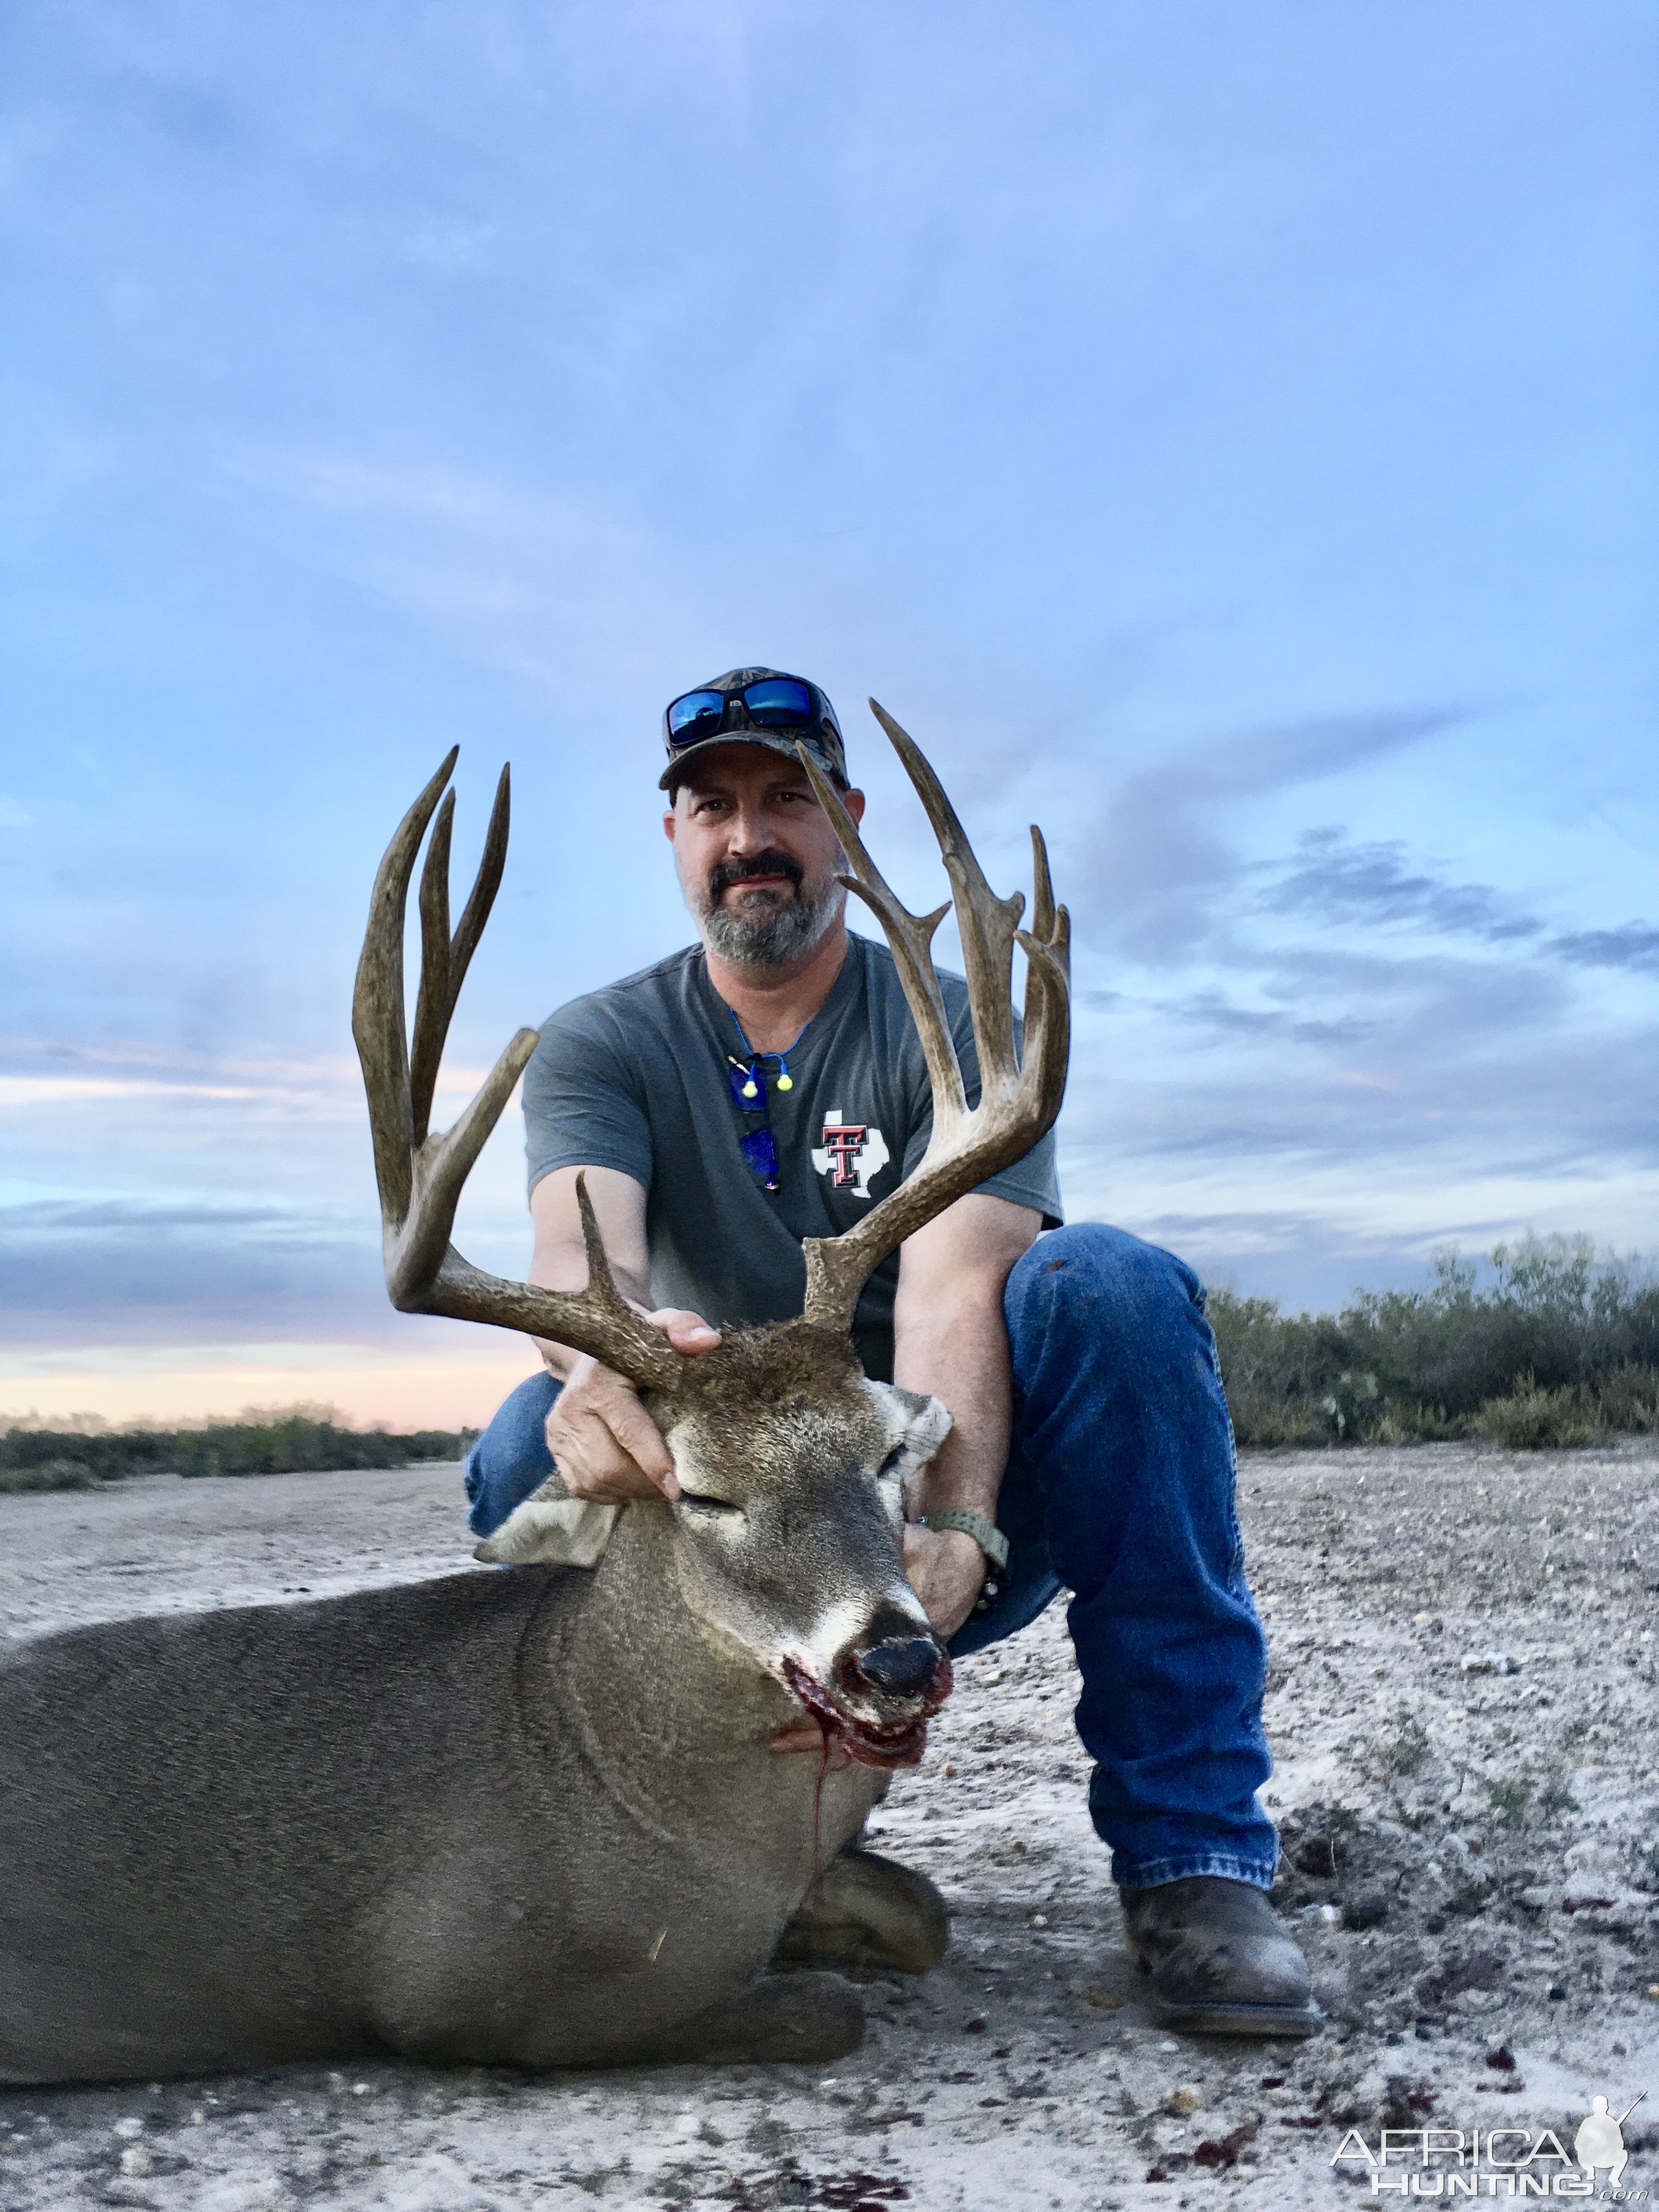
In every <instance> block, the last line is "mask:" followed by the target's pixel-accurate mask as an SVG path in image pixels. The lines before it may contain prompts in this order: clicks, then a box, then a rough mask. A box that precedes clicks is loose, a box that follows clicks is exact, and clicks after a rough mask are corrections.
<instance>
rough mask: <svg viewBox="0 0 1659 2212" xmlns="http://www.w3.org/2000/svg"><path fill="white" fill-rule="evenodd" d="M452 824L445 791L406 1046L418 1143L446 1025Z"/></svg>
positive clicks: (427, 1119) (431, 856)
mask: <svg viewBox="0 0 1659 2212" xmlns="http://www.w3.org/2000/svg"><path fill="white" fill-rule="evenodd" d="M454 825H455V794H454V793H453V791H447V792H445V793H444V798H443V805H441V807H440V808H439V809H438V813H437V818H436V820H435V822H434V823H433V824H432V840H431V842H430V843H429V844H428V847H427V848H426V866H424V867H423V868H422V870H421V987H420V990H419V992H418V993H417V994H416V1000H415V1034H414V1036H413V1039H412V1040H411V1042H410V1048H409V1099H410V1120H411V1123H412V1128H411V1137H412V1140H413V1141H414V1143H416V1145H423V1144H424V1143H425V1142H426V1138H427V1131H428V1129H429V1128H430V1127H431V1126H432V1094H433V1091H435V1089H436V1088H437V1083H438V1064H439V1062H440V1061H441V1060H442V1058H443V1052H444V1038H445V1037H446V1036H447V1034H448V1030H449V843H450V836H451V833H452V832H453V829H454Z"/></svg>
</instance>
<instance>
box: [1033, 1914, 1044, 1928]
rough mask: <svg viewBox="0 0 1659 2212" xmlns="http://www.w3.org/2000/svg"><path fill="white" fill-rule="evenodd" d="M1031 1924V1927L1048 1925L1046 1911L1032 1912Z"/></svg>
mask: <svg viewBox="0 0 1659 2212" xmlns="http://www.w3.org/2000/svg"><path fill="white" fill-rule="evenodd" d="M1031 1925H1032V1927H1033V1928H1046V1927H1047V1926H1048V1914H1047V1913H1046V1912H1034V1913H1033V1914H1032V1915H1031Z"/></svg>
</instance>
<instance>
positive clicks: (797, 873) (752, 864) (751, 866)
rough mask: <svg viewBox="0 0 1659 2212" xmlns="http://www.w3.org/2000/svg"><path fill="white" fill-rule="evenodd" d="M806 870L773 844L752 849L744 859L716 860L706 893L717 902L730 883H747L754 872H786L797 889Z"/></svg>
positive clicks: (758, 874) (772, 874)
mask: <svg viewBox="0 0 1659 2212" xmlns="http://www.w3.org/2000/svg"><path fill="white" fill-rule="evenodd" d="M805 873H806V871H805V869H804V868H803V867H802V866H801V864H800V862H799V860H796V859H794V857H793V855H792V854H788V853H781V852H779V851H778V850H777V849H776V848H773V849H771V850H770V851H768V852H764V853H751V854H750V855H749V857H748V858H747V859H746V860H717V861H716V862H715V863H714V866H713V867H712V868H711V869H710V870H709V871H708V896H709V897H710V899H711V900H713V901H714V903H715V904H716V905H718V904H719V902H720V900H721V899H722V898H723V897H724V896H725V895H726V892H727V891H729V890H731V888H732V884H744V883H748V882H749V881H750V879H751V878H754V877H756V876H787V878H789V881H790V882H791V883H792V884H793V885H794V887H795V889H796V890H799V889H800V887H801V883H802V880H803V878H805Z"/></svg>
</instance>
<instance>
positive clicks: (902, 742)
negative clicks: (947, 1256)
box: [798, 699, 1070, 1332]
mask: <svg viewBox="0 0 1659 2212" xmlns="http://www.w3.org/2000/svg"><path fill="white" fill-rule="evenodd" d="M870 704H871V707H872V709H873V710H874V713H875V715H876V719H877V720H878V721H879V722H880V724H881V726H882V727H883V729H884V730H885V731H886V732H887V734H888V736H889V738H890V739H891V740H892V743H893V746H894V749H895V750H896V752H897V754H898V756H899V758H900V759H901V760H902V762H903V763H904V765H905V769H906V770H907V771H908V775H909V777H910V781H912V783H913V784H915V787H916V791H917V793H918V795H919V796H920V798H921V802H922V805H923V806H924V807H925V808H926V809H927V816H928V819H929V820H930V821H931V822H932V823H933V832H934V835H935V836H936V837H937V838H938V840H939V852H940V856H941V858H942V860H944V863H945V870H946V872H947V873H948V874H949V876H950V878H951V893H952V896H953V899H954V902H955V905H956V910H957V925H958V927H959V928H960V930H961V933H962V948H963V965H964V966H965V968H966V969H967V971H968V1004H969V1012H970V1014H971V1015H972V1017H973V1024H974V1039H975V1046H976V1048H977V1050H978V1055H979V1073H980V1096H979V1103H978V1104H977V1105H976V1106H975V1107H974V1108H973V1109H971V1110H970V1109H969V1106H968V1104H967V1102H966V1096H965V1093H964V1091H963V1084H962V1073H961V1070H960V1068H959V1066H957V1056H956V1048H955V1045H954V1043H953V1042H952V1040H951V1030H950V1024H949V1020H948V1018H947V1017H946V1014H945V1000H944V994H943V993H942V992H941V990H940V988H939V977H938V975H937V973H936V972H935V970H934V968H933V954H932V951H931V946H932V941H933V933H934V931H935V930H936V929H937V927H939V921H940V920H941V919H942V917H943V915H944V912H945V909H944V908H940V909H939V913H937V914H933V915H928V916H926V917H925V918H923V919H921V920H918V919H917V917H915V915H910V914H908V913H907V911H906V910H905V908H903V907H902V906H901V905H900V904H899V902H898V901H897V900H896V898H895V897H894V896H893V894H892V892H891V891H890V890H889V889H888V887H887V885H886V884H885V883H884V881H883V879H882V878H881V876H880V874H879V872H878V870H877V869H876V866H875V864H874V863H873V861H872V860H871V859H870V857H869V855H868V854H867V853H866V851H865V849H864V847H863V845H862V843H861V842H860V839H859V836H858V832H857V829H855V827H854V824H853V822H852V819H851V817H850V816H849V815H848V811H847V809H846V807H845V806H844V805H842V801H841V798H840V795H839V794H838V793H836V791H835V789H834V787H833V786H832V785H831V784H830V783H829V781H828V779H827V778H826V777H824V776H823V775H821V774H820V773H819V771H818V770H817V766H816V764H815V763H813V761H812V760H811V757H810V756H809V755H808V754H807V753H806V752H805V749H804V748H798V750H799V752H800V757H801V761H802V763H803V765H804V766H805V769H806V770H807V773H808V775H810V776H811V780H812V787H813V789H814V790H815V791H816V792H817V795H818V799H819V800H820V802H821V804H822V805H823V806H824V807H825V809H826V810H827V811H828V812H829V817H830V819H831V820H832V821H833V823H835V826H836V834H837V835H838V836H839V837H840V838H841V841H842V847H843V848H844V849H845V851H846V853H847V856H848V862H849V864H850V866H851V867H852V870H853V873H852V874H851V875H850V876H843V877H842V878H841V881H842V882H843V883H845V884H848V887H849V888H850V889H851V890H856V891H858V892H859V893H860V896H862V897H863V898H864V899H865V900H866V902H868V903H869V905H870V906H871V907H872V908H873V909H874V911H875V913H876V915H877V916H878V919H879V921H880V922H881V924H882V927H883V928H884V930H885V932H886V933H887V939H888V942H889V944H890V945H891V946H892V950H893V956H894V958H895V960H896V963H897V964H898V970H899V979H900V981H901V982H902V984H903V987H904V994H905V997H906V999H907V1000H908V1002H909V1006H910V1011H911V1013H912V1014H913V1016H914V1017H915V1024H916V1028H917V1030H918V1032H919V1034H920V1036H921V1044H922V1050H923V1053H924V1054H925V1055H926V1057H927V1072H928V1075H929V1078H930V1079H931V1081H932V1083H933V1134H932V1136H931V1138H930V1139H929V1141H928V1146H927V1152H926V1154H925V1156H924V1157H923V1158H922V1161H921V1164H920V1166H919V1167H918V1168H917V1169H916V1170H915V1173H914V1174H913V1175H912V1176H910V1177H909V1178H908V1180H907V1181H906V1182H902V1183H901V1184H900V1185H899V1187H898V1188H897V1189H896V1191H893V1192H890V1194H889V1195H888V1196H887V1197H886V1198H884V1199H883V1200H882V1201H881V1203H880V1204H879V1205H878V1206H874V1207H873V1208H872V1210H871V1212H869V1213H867V1214H866V1216H865V1218H864V1219H863V1220H862V1221H860V1223H859V1224H858V1225H857V1226H856V1227H854V1228H853V1229H849V1230H848V1231H846V1233H845V1234H844V1235H843V1236H841V1237H809V1238H808V1239H807V1240H806V1243H805V1256H806V1304H805V1315H804V1318H805V1320H806V1322H808V1323H809V1324H811V1325H812V1326H814V1327H817V1328H825V1329H834V1330H836V1331H837V1332H840V1331H843V1330H846V1329H848V1328H850V1327H851V1326H852V1321H853V1315H854V1309H855V1308H856V1306H857V1304H858V1298H859V1293H860V1291H861V1290H862V1289H863V1287H864V1285H865V1283H866V1280H867V1279H868V1278H869V1276H870V1274H871V1272H872V1269H874V1268H875V1267H878V1266H879V1265H880V1264H881V1262H882V1261H883V1260H884V1259H885V1258H886V1256H887V1255H888V1254H889V1253H890V1251H892V1250H893V1249H894V1248H895V1246H896V1245H898V1244H900V1243H902V1242H903V1241H904V1239H905V1238H906V1237H909V1236H912V1235H913V1234H914V1233H915V1231H916V1230H918V1229H920V1228H921V1227H922V1225H924V1224H925V1223H926V1222H928V1221H931V1220H932V1219H933V1217H934V1216H935V1215H936V1214H939V1213H942V1212H944V1210H945V1207H946V1206H951V1205H953V1204H954V1203H955V1201H956V1200H957V1199H958V1198H961V1197H963V1196H964V1195H965V1194H967V1193H968V1192H969V1191H970V1190H972V1189H973V1188H974V1187H975V1184H976V1183H980V1182H984V1181H985V1180H986V1179H987V1176H993V1175H995V1174H996V1173H997V1172H998V1171H999V1170H1000V1169H1002V1168H1005V1167H1009V1166H1011V1165H1012V1164H1013V1162H1014V1161H1015V1160H1018V1159H1020V1158H1023V1157H1024V1154H1025V1153H1026V1152H1029V1151H1030V1148H1031V1146H1033V1145H1035V1144H1036V1142H1037V1140H1038V1139H1039V1138H1041V1137H1042V1136H1043V1135H1044V1134H1046V1133H1047V1132H1048V1129H1049V1128H1050V1127H1052V1126H1053V1123H1054V1117H1055V1115H1057V1114H1058V1113H1059V1111H1060V1100H1061V1098H1062V1097H1063V1096H1064V1094H1065V1089H1066V1054H1067V1050H1068V1047H1069V1042H1070V1021H1069V980H1068V969H1067V957H1066V948H1067V944H1068V932H1069V923H1068V921H1067V918H1066V909H1065V908H1064V907H1060V908H1056V907H1055V905H1054V887H1053V884H1052V882H1051V880H1050V878H1049V874H1048V855H1047V853H1046V852H1045V850H1044V848H1043V845H1042V836H1041V835H1040V833H1039V832H1037V831H1036V830H1035V829H1034V830H1033V831H1032V833H1031V835H1032V838H1033V841H1034V844H1033V875H1034V880H1035V898H1034V903H1033V911H1032V915H1031V923H1032V926H1031V927H1030V929H1029V930H1025V929H1021V928H1020V927H1018V924H1019V919H1020V916H1021V915H1022V914H1023V913H1024V907H1025V902H1024V898H1023V897H1022V896H1019V895H1018V893H1016V894H1014V895H1013V896H1011V897H1009V898H1006V899H1002V898H999V897H998V896H996V894H995V893H994V891H993V890H992V889H991V887H990V885H989V884H988V883H987V881H986V879H985V875H984V872H983V871H982V870H981V867H980V865H979V862H978V860H976V859H975V854H974V851H973V848H972V847H971V846H970V845H969V842H968V839H967V837H966V836H965V834H964V833H963V827H962V824H961V823H960V822H959V821H958V820H957V814H956V810H955V808H954V807H952V805H951V802H950V800H949V799H947V798H946V796H945V791H944V788H943V787H942V786H941V785H940V783H939V779H938V777H937V776H936V775H934V774H933V769H932V768H931V767H930V766H929V765H928V763H927V760H926V758H925V757H924V756H923V754H922V752H921V749H920V747H919V746H918V745H917V744H915V740H914V739H913V738H910V737H909V736H908V734H907V733H906V732H904V731H903V730H902V729H901V728H900V727H899V726H898V724H897V723H896V722H895V721H894V720H893V719H892V717H891V716H890V714H886V713H885V712H884V710H883V709H882V708H880V707H878V705H877V704H876V702H875V701H874V700H873V699H872V701H871V702H870ZM1016 944H1018V945H1019V946H1020V948H1021V950H1022V951H1024V954H1025V957H1026V981H1025V1003H1026V1015H1027V1024H1028V1025H1027V1028H1026V1031H1025V1038H1024V1056H1023V1058H1022V1057H1021V1056H1020V1055H1019V1054H1018V1053H1017V1052H1016V1049H1015V1044H1014V1019H1013V1005H1012V983H1013V949H1014V946H1015V945H1016Z"/></svg>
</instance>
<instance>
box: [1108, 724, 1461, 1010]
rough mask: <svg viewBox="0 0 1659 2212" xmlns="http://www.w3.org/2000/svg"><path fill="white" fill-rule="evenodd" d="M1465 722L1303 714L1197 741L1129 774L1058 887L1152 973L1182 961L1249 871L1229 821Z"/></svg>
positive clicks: (1217, 920) (1211, 927) (1215, 923)
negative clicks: (1068, 887) (1241, 809)
mask: <svg viewBox="0 0 1659 2212" xmlns="http://www.w3.org/2000/svg"><path fill="white" fill-rule="evenodd" d="M1462 719H1463V710H1462V708H1458V707H1455V706H1435V707H1418V708H1376V709H1372V710H1370V711H1367V712H1364V713H1358V714H1320V715H1310V716H1306V717H1304V718H1302V719H1300V720H1294V721H1284V722H1276V723H1268V724H1264V725H1261V726H1256V727H1254V728H1250V729H1245V730H1240V731H1235V732H1228V733H1226V734H1225V735H1222V736H1218V737H1215V738H1208V739H1206V740H1205V741H1203V742H1202V743H1200V744H1194V745H1192V746H1189V747H1188V748H1187V749H1185V750H1182V751H1181V752H1178V753H1177V754H1176V757H1174V758H1173V759H1170V758H1168V757H1165V759H1164V761H1163V762H1162V763H1160V765H1159V766H1158V767H1157V768H1155V769H1143V770H1140V771H1139V772H1137V773H1135V774H1133V775H1129V776H1127V778H1126V779H1125V780H1124V781H1122V782H1121V784H1120V785H1119V786H1118V787H1117V788H1116V790H1115V791H1114V792H1113V793H1111V794H1110V795H1109V798H1108V799H1107V800H1106V802H1105V804H1104V805H1103V807H1102V808H1101V809H1100V810H1099V811H1098V812H1097V815H1096V817H1095V818H1094V820H1093V821H1092V822H1091V823H1090V824H1089V826H1088V828H1087V829H1086V831H1085V833H1084V834H1083V835H1082V836H1075V835H1074V836H1072V837H1070V838H1068V839H1067V840H1066V882H1067V884H1076V885H1077V886H1078V889H1077V890H1076V891H1075V892H1074V893H1073V899H1074V902H1076V903H1078V904H1079V906H1081V907H1084V908H1086V909H1087V911H1088V913H1089V915H1090V917H1091V922H1092V924H1093V927H1094V931H1095V933H1096V934H1097V936H1098V935H1101V934H1105V935H1107V936H1109V938H1110V939H1113V940H1115V944H1116V945H1117V946H1118V947H1119V948H1120V949H1121V950H1123V951H1128V952H1130V953H1131V954H1132V955H1133V957H1136V958H1138V959H1140V960H1142V961H1144V962H1146V963H1147V964H1148V965H1152V966H1168V965H1180V964H1182V963H1184V962H1185V961H1187V960H1188V958H1190V957H1192V955H1193V953H1194V951H1195V950H1196V949H1197V948H1198V947H1199V946H1200V945H1201V944H1202V943H1203V942H1204V941H1205V940H1206V939H1208V938H1209V937H1210V936H1211V935H1212V933H1214V931H1215V930H1216V929H1217V927H1218V926H1220V925H1221V924H1222V922H1223V921H1224V917H1225V912H1226V897H1227V895H1228V894H1230V893H1231V892H1233V891H1235V890H1237V889H1238V888H1239V887H1240V886H1241V885H1242V884H1243V883H1244V882H1245V881H1246V880H1247V878H1248V877H1249V862H1248V861H1247V860H1246V857H1245V855H1244V853H1243V850H1242V849H1241V847H1240V843H1239V842H1238V839H1237V834H1236V833H1235V834H1233V835H1229V834H1228V827H1229V823H1230V817H1231V815H1232V814H1233V813H1235V812H1236V811H1237V807H1238V806H1239V805H1241V804H1242V803H1243V802H1246V801H1251V800H1258V799H1267V798H1269V797H1271V796H1273V795H1275V794H1278V793H1282V792H1285V791H1287V790H1289V789H1291V788H1293V787H1296V786H1298V785H1302V784H1305V783H1310V782H1315V781H1321V780H1322V779H1324V778H1327V777H1330V776H1336V775H1342V774H1343V773H1345V772H1346V770H1348V769H1353V768H1356V767H1358V766H1360V765H1362V764H1363V763H1366V762H1368V761H1372V760H1376V759H1379V758H1381V757H1384V756H1386V755H1388V754H1390V753H1395V752H1399V751H1401V750H1405V749H1406V748H1407V747H1408V746H1412V745H1415V744H1422V743H1424V742H1425V740H1427V739H1428V738H1431V737H1434V736H1436V735H1437V734H1438V733H1439V732H1442V731H1444V730H1448V729H1450V728H1452V727H1453V726H1455V725H1456V724H1457V723H1458V722H1459V721H1461V720H1462Z"/></svg>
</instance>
